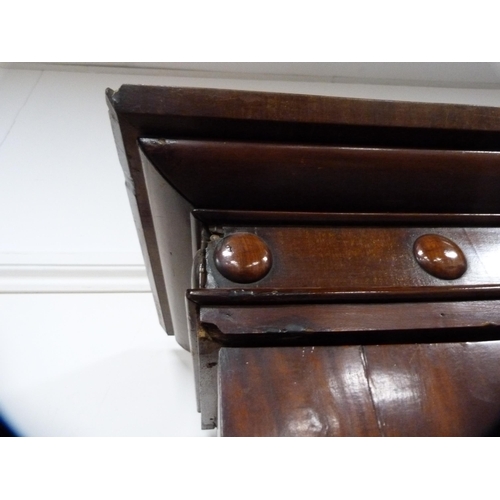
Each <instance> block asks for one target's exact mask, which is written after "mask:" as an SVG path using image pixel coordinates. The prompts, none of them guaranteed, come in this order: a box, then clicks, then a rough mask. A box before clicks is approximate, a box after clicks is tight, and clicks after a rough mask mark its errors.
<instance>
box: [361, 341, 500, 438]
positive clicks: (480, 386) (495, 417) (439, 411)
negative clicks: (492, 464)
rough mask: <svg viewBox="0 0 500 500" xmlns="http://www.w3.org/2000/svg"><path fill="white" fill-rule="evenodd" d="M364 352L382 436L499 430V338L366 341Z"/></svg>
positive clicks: (467, 434) (447, 434)
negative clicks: (416, 342) (438, 341)
mask: <svg viewBox="0 0 500 500" xmlns="http://www.w3.org/2000/svg"><path fill="white" fill-rule="evenodd" d="M364 352H365V356H366V367H367V368H366V372H367V376H368V380H369V384H370V389H371V395H372V398H373V401H374V405H375V407H376V409H377V415H378V418H379V421H380V422H381V428H382V432H383V434H384V435H386V436H478V435H485V434H494V433H498V430H500V428H499V425H500V362H499V361H500V342H481V343H470V342H467V343H460V344H440V345H439V344H419V345H406V346H384V347H378V346H367V347H365V348H364Z"/></svg>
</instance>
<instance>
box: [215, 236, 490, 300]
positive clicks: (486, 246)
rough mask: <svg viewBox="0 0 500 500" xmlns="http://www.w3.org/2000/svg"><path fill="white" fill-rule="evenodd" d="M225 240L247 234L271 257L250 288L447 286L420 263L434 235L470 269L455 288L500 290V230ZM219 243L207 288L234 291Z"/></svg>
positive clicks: (456, 281) (445, 282) (447, 283)
mask: <svg viewBox="0 0 500 500" xmlns="http://www.w3.org/2000/svg"><path fill="white" fill-rule="evenodd" d="M221 230H223V231H224V232H225V234H226V235H230V234H232V233H233V232H249V233H253V234H256V235H258V236H259V237H260V238H262V239H263V240H264V241H265V242H266V244H267V246H268V247H269V249H270V251H271V253H272V255H273V266H272V268H271V270H270V272H269V273H268V274H267V275H266V276H265V277H264V278H263V279H261V280H259V281H258V282H257V283H254V284H249V285H246V286H248V287H250V288H251V287H258V288H275V289H276V290H278V291H279V289H281V288H350V289H358V290H363V289H367V288H370V287H386V288H394V287H416V286H419V287H420V286H421V287H423V286H440V285H441V286H442V285H449V284H450V282H449V281H444V280H442V279H440V278H438V277H436V276H432V275H431V274H429V273H428V272H427V271H425V270H424V269H422V267H421V266H420V265H419V264H418V263H417V261H416V259H415V256H414V248H413V246H414V243H415V241H416V240H417V239H418V238H420V237H421V236H423V235H425V234H428V233H435V234H439V235H441V236H444V237H446V238H448V239H451V240H453V241H454V242H455V243H456V244H457V245H458V246H459V247H460V249H461V250H462V251H463V254H464V255H465V257H466V259H467V263H468V269H467V272H466V273H465V274H463V276H461V277H460V278H458V279H455V280H454V281H453V284H456V285H492V284H500V260H499V259H498V257H497V256H498V250H497V245H498V241H500V228H476V227H469V228H457V227H441V228H432V230H430V229H429V228H418V227H407V228H405V227H398V228H396V227H394V228H393V227H268V226H265V227H249V228H241V227H240V228H232V227H225V228H222V229H221ZM216 245H217V242H210V243H209V244H208V247H207V253H206V263H207V287H208V288H234V286H235V284H234V283H233V282H231V281H230V280H228V279H226V278H225V277H224V276H222V275H221V273H220V272H219V271H218V270H217V268H216V266H215V264H214V255H213V252H214V250H215V248H216Z"/></svg>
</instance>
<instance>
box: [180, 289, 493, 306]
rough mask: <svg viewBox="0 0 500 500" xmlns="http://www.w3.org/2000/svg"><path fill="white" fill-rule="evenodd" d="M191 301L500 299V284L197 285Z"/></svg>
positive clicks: (189, 294) (271, 302)
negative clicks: (381, 285)
mask: <svg viewBox="0 0 500 500" xmlns="http://www.w3.org/2000/svg"><path fill="white" fill-rule="evenodd" d="M186 297H187V299H188V300H189V301H192V302H194V303H195V304H199V305H207V306H210V305H212V306H214V305H218V306H230V305H254V306H255V305H278V304H324V303H327V304H339V303H365V304H370V303H371V304H375V303H380V302H457V301H473V300H498V299H500V285H455V286H412V287H391V288H384V287H365V288H363V289H358V288H280V289H279V290H277V289H276V288H237V289H235V288H197V289H190V290H188V291H187V292H186Z"/></svg>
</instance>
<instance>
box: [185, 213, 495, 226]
mask: <svg viewBox="0 0 500 500" xmlns="http://www.w3.org/2000/svg"><path fill="white" fill-rule="evenodd" d="M192 213H193V216H194V217H195V218H196V219H197V220H199V221H200V222H202V223H203V224H206V225H207V226H233V227H234V226H240V227H249V226H306V225H309V226H331V227H338V226H350V227H353V226H364V227H380V226H396V227H402V226H405V227H412V226H417V227H457V226H458V227H500V214H461V213H455V214H453V213H447V214H446V213H439V214H436V213H427V214H420V213H387V212H378V213H364V212H359V213H353V212H350V213H347V212H343V213H342V212H273V211H268V210H258V211H252V210H211V209H205V208H195V209H194V210H193V212H192Z"/></svg>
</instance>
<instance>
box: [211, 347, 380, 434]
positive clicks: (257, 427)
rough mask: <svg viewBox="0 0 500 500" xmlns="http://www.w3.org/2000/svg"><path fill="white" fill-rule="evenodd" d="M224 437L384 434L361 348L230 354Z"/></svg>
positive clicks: (222, 358) (224, 377) (222, 402)
mask: <svg viewBox="0 0 500 500" xmlns="http://www.w3.org/2000/svg"><path fill="white" fill-rule="evenodd" d="M219 430H220V434H221V436H356V435H359V434H363V435H367V436H377V435H379V429H378V426H377V419H376V414H375V412H374V409H373V406H372V403H371V399H370V393H369V387H368V384H367V381H366V378H365V374H364V369H363V365H362V363H361V357H360V349H359V347H340V348H325V347H323V348H319V347H316V348H315V347H307V348H306V347H304V348H301V347H296V348H279V349H278V348H267V349H266V348H263V349H236V348H232V349H227V348H223V349H221V351H220V355H219Z"/></svg>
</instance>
